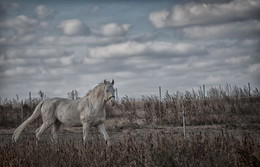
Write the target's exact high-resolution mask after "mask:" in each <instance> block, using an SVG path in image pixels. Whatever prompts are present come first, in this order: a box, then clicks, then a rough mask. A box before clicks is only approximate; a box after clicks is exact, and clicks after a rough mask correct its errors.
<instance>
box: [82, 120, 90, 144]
mask: <svg viewBox="0 0 260 167" xmlns="http://www.w3.org/2000/svg"><path fill="white" fill-rule="evenodd" d="M89 128H90V124H89V123H87V122H84V123H83V127H82V130H83V143H84V145H86V139H87V136H88V133H89Z"/></svg>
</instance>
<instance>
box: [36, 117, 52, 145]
mask: <svg viewBox="0 0 260 167" xmlns="http://www.w3.org/2000/svg"><path fill="white" fill-rule="evenodd" d="M52 124H53V122H50V121H47V122H44V123H43V124H42V125H41V127H40V128H38V129H37V130H36V143H37V142H38V141H40V139H41V135H42V134H43V132H44V131H45V130H47V129H48V128H49V127H50V126H51V125H52Z"/></svg>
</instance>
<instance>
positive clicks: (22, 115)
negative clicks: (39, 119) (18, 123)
mask: <svg viewBox="0 0 260 167" xmlns="http://www.w3.org/2000/svg"><path fill="white" fill-rule="evenodd" d="M21 117H22V122H23V120H24V113H23V101H21Z"/></svg>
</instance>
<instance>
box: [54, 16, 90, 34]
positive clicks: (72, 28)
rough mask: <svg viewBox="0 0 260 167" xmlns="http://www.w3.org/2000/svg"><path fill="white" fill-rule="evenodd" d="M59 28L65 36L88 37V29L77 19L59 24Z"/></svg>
mask: <svg viewBox="0 0 260 167" xmlns="http://www.w3.org/2000/svg"><path fill="white" fill-rule="evenodd" d="M58 28H60V29H61V30H62V31H63V33H64V34H65V35H88V34H89V32H90V30H89V27H88V26H87V25H86V24H84V23H83V22H82V21H80V20H79V19H70V20H64V21H62V22H60V24H59V26H58Z"/></svg>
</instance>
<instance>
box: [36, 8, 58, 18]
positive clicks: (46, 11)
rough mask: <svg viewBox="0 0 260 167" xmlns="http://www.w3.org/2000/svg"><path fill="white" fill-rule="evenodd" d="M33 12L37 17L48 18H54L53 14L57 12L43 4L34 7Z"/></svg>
mask: <svg viewBox="0 0 260 167" xmlns="http://www.w3.org/2000/svg"><path fill="white" fill-rule="evenodd" d="M34 12H35V14H36V16H37V18H39V19H48V18H54V16H55V15H56V14H57V11H55V10H54V9H52V8H49V7H47V6H45V5H39V6H37V7H36V8H35V9H34Z"/></svg>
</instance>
